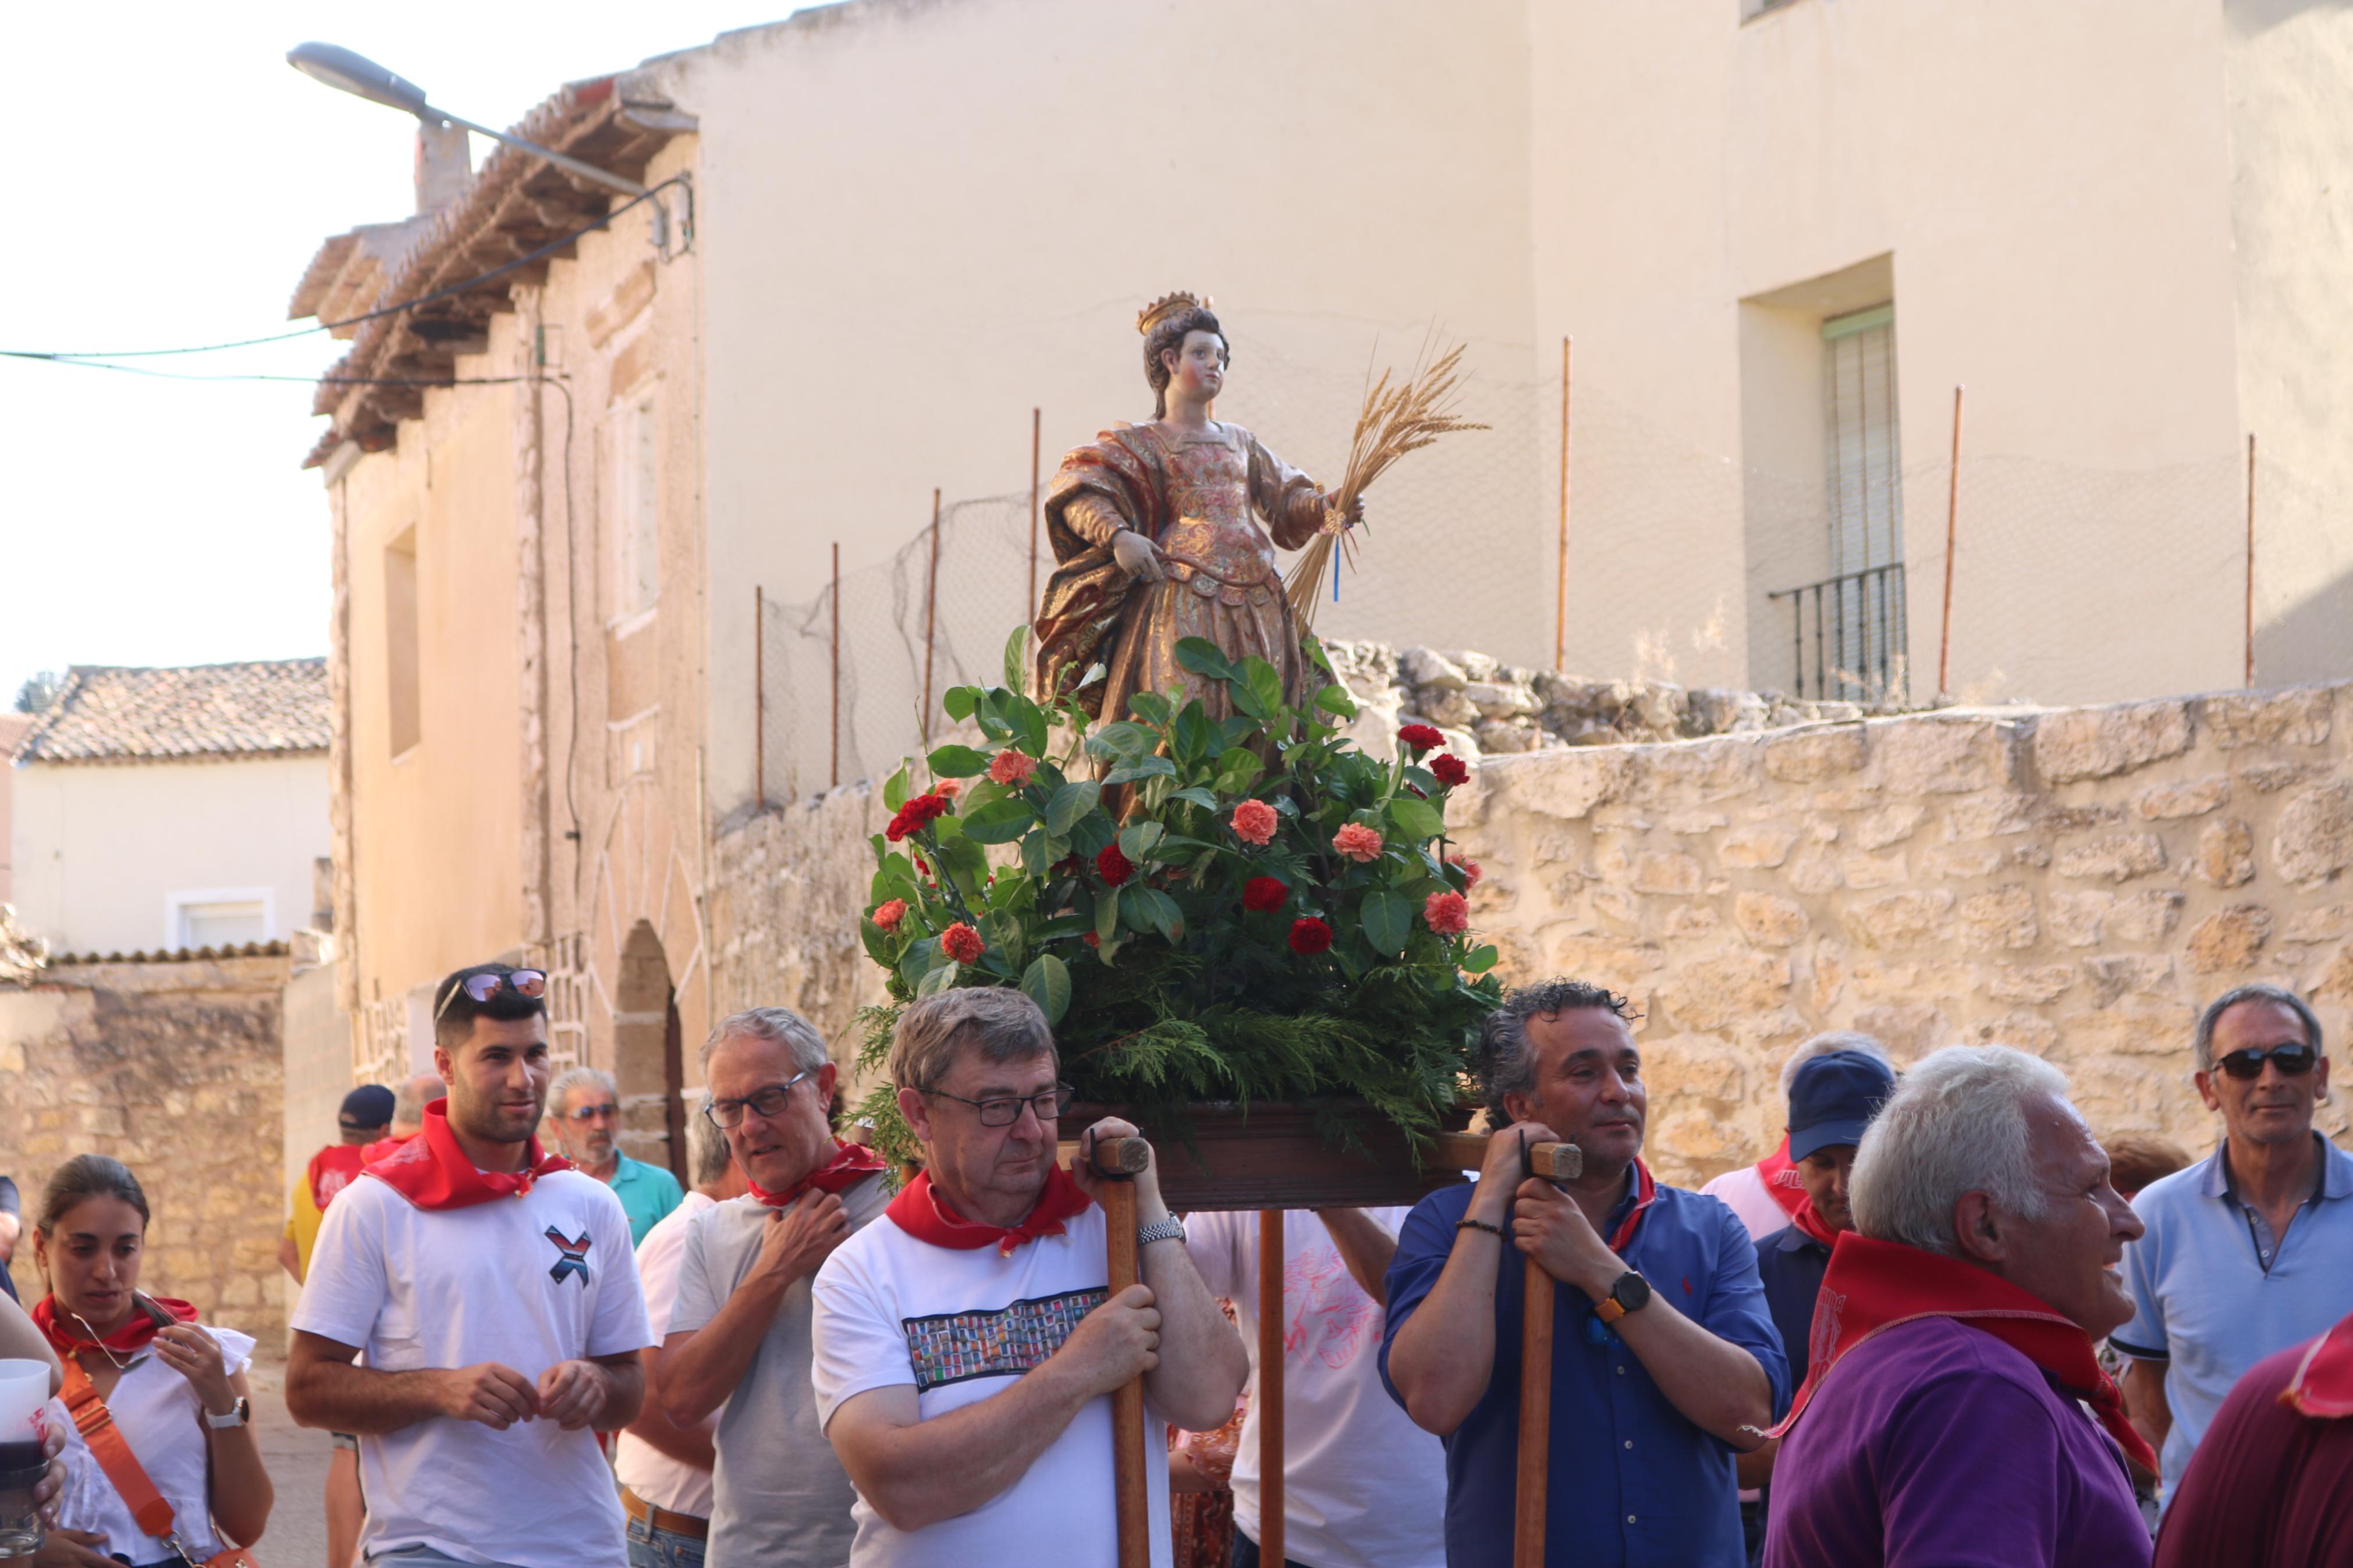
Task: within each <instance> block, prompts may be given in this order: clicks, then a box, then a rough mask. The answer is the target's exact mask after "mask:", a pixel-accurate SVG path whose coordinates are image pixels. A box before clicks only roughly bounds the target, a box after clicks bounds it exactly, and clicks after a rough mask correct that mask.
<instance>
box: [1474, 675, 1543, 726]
mask: <svg viewBox="0 0 2353 1568" xmlns="http://www.w3.org/2000/svg"><path fill="white" fill-rule="evenodd" d="M1462 695H1463V696H1465V697H1467V698H1469V699H1470V700H1471V703H1472V706H1473V707H1475V708H1477V709H1478V710H1479V711H1480V712H1481V713H1482V714H1484V715H1485V716H1486V717H1488V718H1490V719H1533V718H1535V716H1536V715H1537V714H1539V713H1541V712H1543V711H1544V704H1543V703H1541V702H1539V701H1537V700H1536V694H1535V691H1534V690H1532V689H1529V688H1528V687H1525V686H1523V685H1520V684H1519V683H1518V682H1516V681H1510V682H1506V681H1497V680H1473V681H1469V682H1467V683H1465V684H1464V685H1463V687H1462Z"/></svg>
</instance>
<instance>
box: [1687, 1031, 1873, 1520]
mask: <svg viewBox="0 0 2353 1568" xmlns="http://www.w3.org/2000/svg"><path fill="white" fill-rule="evenodd" d="M1832 1051H1861V1052H1862V1054H1863V1055H1864V1056H1867V1057H1869V1058H1872V1059H1873V1060H1874V1061H1876V1062H1878V1063H1879V1064H1880V1065H1881V1066H1883V1067H1884V1068H1887V1069H1888V1070H1889V1071H1890V1072H1893V1071H1894V1070H1895V1064H1894V1063H1893V1062H1891V1061H1889V1060H1888V1059H1887V1047H1884V1046H1883V1045H1881V1044H1880V1043H1879V1042H1878V1041H1877V1040H1874V1039H1873V1038H1872V1037H1870V1036H1869V1035H1864V1034H1858V1033H1856V1032H1855V1031H1854V1030H1852V1029H1832V1030H1831V1031H1830V1032H1829V1033H1828V1034H1821V1035H1816V1036H1815V1037H1813V1038H1812V1039H1810V1040H1808V1041H1806V1042H1805V1043H1804V1044H1803V1045H1800V1046H1799V1047H1798V1048H1797V1049H1795V1050H1793V1051H1791V1052H1790V1053H1789V1059H1788V1060H1787V1061H1785V1062H1783V1063H1782V1064H1781V1098H1780V1099H1779V1100H1777V1101H1775V1103H1776V1104H1777V1105H1779V1106H1780V1107H1782V1108H1783V1109H1784V1110H1786V1109H1788V1104H1789V1087H1790V1085H1791V1084H1793V1083H1794V1082H1796V1080H1797V1077H1798V1069H1799V1068H1801V1067H1803V1066H1805V1065H1806V1064H1807V1063H1808V1062H1810V1061H1812V1060H1813V1059H1814V1058H1816V1057H1821V1056H1828V1055H1829V1054H1830V1053H1831V1052H1832ZM1700 1192H1701V1193H1702V1194H1704V1195H1705V1196H1707V1197H1711V1198H1717V1199H1721V1200H1722V1201H1723V1203H1724V1205H1725V1207H1726V1208H1728V1209H1730V1210H1731V1211H1732V1212H1733V1213H1734V1214H1735V1215H1738V1216H1739V1219H1740V1223H1741V1224H1742V1225H1743V1226H1746V1227H1747V1230H1748V1239H1749V1240H1751V1241H1762V1240H1764V1239H1765V1238H1766V1237H1768V1236H1778V1235H1779V1234H1780V1233H1781V1232H1783V1231H1785V1230H1787V1229H1788V1228H1789V1226H1791V1225H1793V1224H1794V1223H1796V1221H1797V1217H1798V1210H1799V1209H1800V1208H1802V1207H1803V1206H1804V1205H1805V1202H1806V1187H1805V1184H1804V1183H1803V1182H1800V1181H1799V1179H1798V1172H1797V1168H1796V1166H1794V1165H1793V1164H1791V1163H1790V1161H1789V1134H1788V1130H1787V1129H1786V1128H1785V1129H1783V1130H1782V1133H1781V1141H1780V1142H1778V1143H1777V1144H1775V1145H1774V1146H1773V1152H1771V1153H1769V1154H1767V1155H1766V1156H1765V1157H1764V1158H1763V1159H1761V1160H1759V1161H1757V1163H1755V1164H1753V1165H1742V1166H1740V1167H1739V1168H1737V1169H1736V1170H1730V1171H1726V1172H1725V1173H1724V1174H1722V1175H1720V1176H1717V1177H1715V1178H1714V1179H1712V1180H1710V1181H1709V1182H1708V1183H1707V1184H1705V1185H1704V1186H1703V1187H1701V1188H1700ZM1741 1495H1742V1496H1744V1497H1746V1496H1748V1495H1750V1494H1748V1493H1746V1492H1744V1493H1742V1494H1741Z"/></svg>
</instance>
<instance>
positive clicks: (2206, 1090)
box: [2189, 1064, 2325, 1110]
mask: <svg viewBox="0 0 2353 1568" xmlns="http://www.w3.org/2000/svg"><path fill="white" fill-rule="evenodd" d="M2324 1065H2325V1064H2324ZM2189 1081H2190V1082H2191V1083H2194V1084H2196V1085H2197V1086H2198V1098H2199V1099H2200V1100H2204V1101H2205V1102H2206V1109H2207V1110H2221V1109H2222V1100H2221V1097H2220V1096H2219V1095H2217V1094H2216V1093H2215V1092H2214V1075H2213V1074H2212V1073H2211V1072H2193V1073H2191V1074H2190V1075H2189Z"/></svg>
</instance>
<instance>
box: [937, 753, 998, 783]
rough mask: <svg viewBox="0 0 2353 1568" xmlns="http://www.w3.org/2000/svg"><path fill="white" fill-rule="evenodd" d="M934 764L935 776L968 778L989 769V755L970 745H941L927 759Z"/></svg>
mask: <svg viewBox="0 0 2353 1568" xmlns="http://www.w3.org/2000/svg"><path fill="white" fill-rule="evenodd" d="M925 760H926V761H928V762H929V763H931V764H932V773H934V776H936V777H939V778H944V779H968V778H971V777H972V776H973V775H974V774H976V773H987V771H988V764H989V761H990V759H989V755H988V753H987V752H976V751H974V750H973V749H972V748H971V747H970V746H940V747H937V748H935V749H934V751H933V752H932V754H931V756H930V757H928V758H926V759H925Z"/></svg>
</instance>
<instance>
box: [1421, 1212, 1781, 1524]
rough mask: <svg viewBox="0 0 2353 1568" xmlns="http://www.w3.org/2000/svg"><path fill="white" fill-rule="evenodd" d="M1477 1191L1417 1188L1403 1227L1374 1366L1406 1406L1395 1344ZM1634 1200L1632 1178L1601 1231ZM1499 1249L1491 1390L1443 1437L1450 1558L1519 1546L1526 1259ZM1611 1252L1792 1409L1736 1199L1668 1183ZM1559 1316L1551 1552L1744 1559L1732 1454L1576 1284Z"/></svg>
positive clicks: (1560, 1297) (1559, 1300) (1434, 1279)
mask: <svg viewBox="0 0 2353 1568" xmlns="http://www.w3.org/2000/svg"><path fill="white" fill-rule="evenodd" d="M1472 1191H1473V1189H1472V1187H1470V1186H1460V1187H1448V1188H1446V1189H1445V1190H1444V1191H1442V1192H1438V1193H1433V1194H1430V1196H1429V1197H1426V1198H1424V1199H1422V1201H1421V1202H1420V1203H1419V1204H1418V1205H1415V1207H1414V1211H1413V1213H1412V1214H1411V1215H1408V1216H1407V1218H1406V1222H1405V1229H1404V1231H1403V1232H1402V1233H1401V1234H1400V1235H1399V1236H1398V1249H1397V1257H1396V1258H1395V1259H1394V1260H1393V1261H1392V1262H1391V1263H1390V1265H1389V1273H1388V1326H1387V1329H1386V1331H1384V1333H1383V1335H1382V1340H1381V1362H1380V1365H1381V1382H1382V1384H1383V1385H1384V1386H1385V1387H1387V1388H1388V1392H1389V1397H1391V1398H1392V1399H1396V1400H1398V1403H1399V1404H1400V1405H1402V1404H1403V1403H1404V1400H1403V1398H1402V1397H1401V1396H1400V1395H1399V1394H1398V1391H1397V1385H1396V1384H1394V1383H1391V1382H1390V1381H1389V1351H1390V1348H1391V1347H1392V1346H1393V1345H1395V1344H1396V1342H1397V1332H1398V1329H1400V1328H1402V1327H1403V1326H1404V1325H1405V1323H1406V1322H1407V1321H1408V1320H1409V1319H1410V1318H1411V1317H1412V1316H1413V1314H1414V1310H1415V1309H1416V1308H1418V1307H1419V1306H1420V1305H1421V1302H1422V1300H1423V1298H1425V1297H1427V1296H1428V1295H1429V1294H1430V1289H1432V1287H1434V1286H1435V1285H1436V1284H1437V1283H1438V1276H1439V1273H1440V1270H1442V1269H1443V1268H1445V1267H1446V1258H1447V1255H1448V1254H1449V1253H1451V1252H1452V1251H1453V1249H1454V1235H1455V1232H1454V1222H1455V1221H1457V1220H1459V1219H1461V1217H1462V1216H1463V1215H1465V1214H1466V1213H1468V1212H1469V1210H1470V1207H1471V1197H1472ZM1632 1203H1633V1194H1632V1184H1631V1183H1629V1184H1628V1193H1627V1196H1626V1197H1625V1199H1624V1200H1623V1201H1621V1202H1620V1205H1619V1212H1618V1214H1616V1215H1613V1216H1612V1217H1611V1221H1610V1228H1613V1229H1614V1228H1615V1226H1617V1224H1618V1223H1619V1222H1620V1220H1621V1219H1622V1218H1623V1216H1624V1215H1625V1214H1626V1213H1627V1212H1628V1211H1629V1210H1630V1208H1631V1206H1632ZM1504 1228H1505V1230H1506V1231H1507V1232H1508V1231H1509V1229H1510V1226H1509V1225H1508V1224H1507V1225H1506V1226H1504ZM1482 1239H1484V1240H1485V1241H1486V1243H1487V1244H1488V1245H1497V1244H1495V1243H1494V1242H1493V1238H1492V1237H1488V1238H1482ZM1500 1250H1501V1251H1502V1254H1503V1264H1502V1270H1501V1273H1500V1276H1499V1278H1498V1279H1497V1280H1496V1285H1495V1360H1494V1370H1493V1373H1492V1374H1491V1375H1490V1376H1489V1378H1488V1380H1487V1392H1486V1393H1485V1394H1482V1395H1481V1396H1480V1398H1479V1403H1478V1404H1477V1405H1474V1406H1472V1411H1471V1414H1470V1415H1468V1416H1466V1417H1465V1418H1464V1419H1463V1422H1462V1425H1461V1426H1458V1427H1456V1428H1455V1429H1454V1432H1453V1434H1452V1435H1451V1436H1449V1437H1447V1438H1446V1439H1445V1444H1446V1561H1447V1563H1448V1564H1449V1568H1490V1565H1493V1564H1506V1563H1510V1561H1511V1557H1512V1506H1513V1489H1514V1481H1515V1479H1516V1477H1515V1467H1516V1463H1517V1457H1518V1451H1519V1424H1520V1322H1521V1315H1522V1307H1523V1303H1524V1301H1525V1296H1524V1295H1523V1292H1524V1291H1525V1289H1526V1285H1525V1280H1526V1263H1525V1258H1523V1257H1522V1255H1521V1253H1520V1250H1519V1248H1518V1247H1514V1246H1512V1245H1511V1244H1510V1242H1509V1241H1508V1240H1507V1241H1504V1242H1503V1243H1501V1244H1500ZM1620 1256H1621V1257H1623V1258H1625V1259H1626V1264H1627V1267H1629V1268H1634V1269H1638V1270H1640V1271H1641V1275H1642V1277H1643V1278H1644V1279H1648V1280H1649V1281H1650V1282H1651V1289H1652V1291H1654V1292H1655V1293H1656V1294H1657V1296H1658V1298H1659V1299H1660V1300H1664V1301H1668V1302H1672V1304H1673V1306H1674V1308H1675V1310H1677V1311H1679V1312H1681V1313H1683V1315H1684V1316H1685V1317H1687V1318H1690V1319H1692V1320H1693V1321H1695V1322H1697V1323H1698V1324H1699V1325H1700V1326H1701V1327H1703V1328H1704V1329H1706V1330H1707V1331H1709V1332H1710V1333H1712V1334H1715V1335H1716V1336H1717V1337H1718V1338H1720V1339H1725V1340H1728V1341H1730V1342H1732V1343H1734V1344H1736V1345H1738V1346H1740V1348H1741V1349H1743V1350H1745V1351H1746V1352H1749V1353H1750V1354H1751V1355H1754V1356H1755V1357H1756V1358H1757V1363H1758V1364H1760V1365H1761V1366H1763V1367H1764V1369H1765V1375H1766V1376H1767V1378H1769V1379H1770V1380H1771V1381H1772V1384H1773V1405H1774V1408H1775V1409H1776V1410H1777V1411H1778V1410H1780V1409H1783V1408H1785V1407H1786V1406H1787V1405H1788V1399H1789V1371H1788V1363H1787V1362H1786V1361H1784V1360H1783V1358H1782V1355H1781V1337H1780V1335H1779V1334H1778V1332H1777V1331H1775V1330H1774V1327H1773V1320H1772V1318H1771V1317H1770V1316H1769V1315H1768V1313H1767V1310H1766V1305H1765V1289H1764V1287H1763V1286H1762V1285H1761V1284H1759V1283H1758V1282H1757V1247H1756V1245H1755V1243H1753V1242H1752V1241H1750V1240H1749V1238H1748V1232H1747V1230H1746V1228H1745V1227H1743V1226H1742V1225H1741V1223H1740V1221H1739V1220H1738V1219H1737V1218H1736V1217H1735V1216H1734V1215H1733V1213H1732V1211H1731V1210H1730V1209H1728V1208H1726V1207H1725V1205H1723V1204H1722V1203H1720V1202H1718V1201H1717V1200H1715V1198H1711V1197H1704V1196H1702V1195H1701V1194H1697V1193H1688V1192H1684V1191H1682V1190H1681V1189H1679V1188H1675V1187H1669V1186H1661V1187H1660V1188H1659V1189H1658V1195H1657V1198H1656V1200H1655V1201H1654V1202H1653V1203H1652V1204H1651V1207H1650V1209H1649V1210H1648V1212H1646V1213H1645V1214H1644V1215H1643V1216H1642V1223H1641V1226H1639V1227H1638V1228H1637V1229H1636V1230H1635V1233H1634V1237H1633V1239H1632V1240H1631V1241H1630V1242H1629V1243H1628V1244H1627V1245H1626V1246H1625V1247H1623V1248H1621V1249H1620ZM1553 1312H1554V1315H1553V1373H1552V1456H1551V1461H1552V1462H1551V1466H1550V1470H1551V1482H1550V1486H1549V1489H1548V1491H1547V1493H1546V1510H1545V1517H1546V1560H1547V1561H1549V1562H1553V1563H1576V1564H1577V1565H1578V1568H1740V1565H1741V1564H1742V1563H1745V1562H1746V1560H1747V1554H1746V1551H1745V1550H1744V1549H1743V1547H1742V1544H1741V1538H1740V1506H1739V1503H1738V1501H1737V1494H1736V1489H1735V1483H1734V1480H1733V1470H1732V1460H1733V1451H1732V1449H1731V1448H1730V1447H1728V1446H1726V1445H1725V1443H1723V1442H1721V1441H1719V1440H1718V1439H1716V1438H1715V1437H1713V1436H1709V1435H1708V1434H1707V1433H1705V1432H1703V1431H1702V1430H1700V1429H1699V1428H1698V1427H1697V1426H1694V1425H1692V1423H1691V1422H1690V1421H1689V1420H1688V1419H1686V1418H1685V1417H1684V1415H1683V1413H1682V1412H1681V1411H1679V1410H1677V1409H1676V1408H1675V1407H1674V1406H1673V1405H1671V1404H1669V1403H1668V1401H1667V1396H1666V1395H1665V1394H1662V1393H1660V1392H1659V1385H1658V1384H1656V1383H1654V1382H1652V1381H1651V1374H1650V1373H1649V1372H1648V1371H1646V1370H1645V1369H1644V1367H1643V1365H1642V1362H1641V1357H1639V1356H1637V1355H1635V1354H1634V1352H1632V1351H1630V1350H1629V1349H1628V1348H1627V1346H1626V1343H1625V1342H1624V1341H1622V1340H1620V1338H1619V1337H1618V1336H1617V1335H1616V1334H1614V1333H1612V1332H1610V1331H1609V1330H1608V1329H1606V1328H1604V1327H1602V1325H1601V1321H1600V1319H1599V1317H1597V1316H1596V1315H1595V1314H1594V1310H1593V1304H1592V1303H1591V1302H1589V1301H1588V1300H1586V1299H1585V1295H1584V1293H1583V1292H1582V1291H1579V1290H1576V1289H1562V1290H1560V1291H1559V1292H1557V1294H1556V1298H1555V1306H1554V1309H1553Z"/></svg>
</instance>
